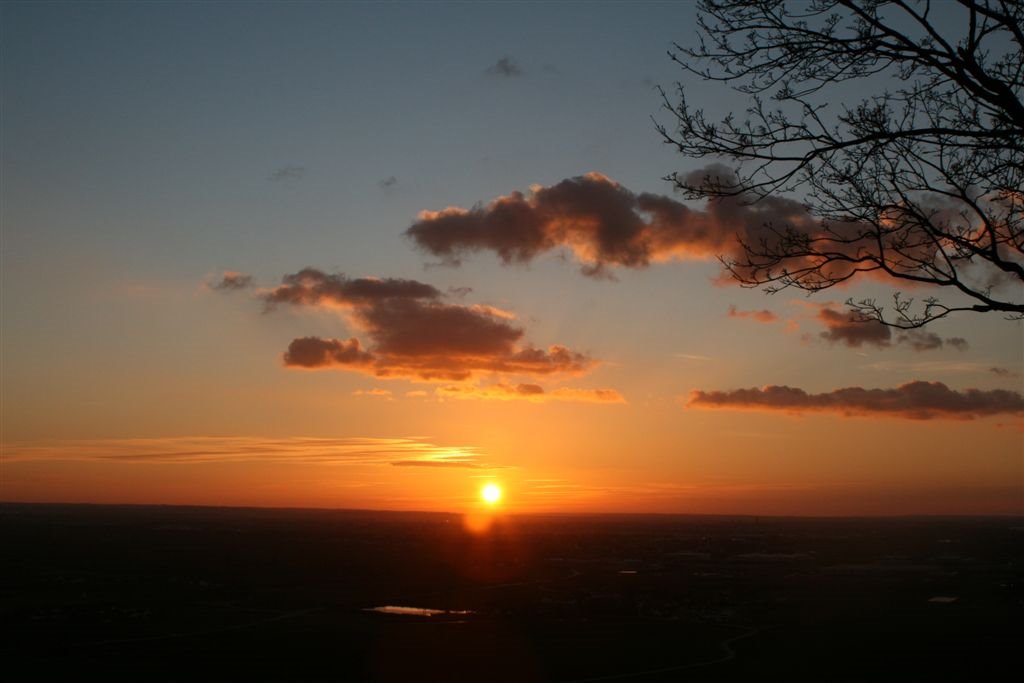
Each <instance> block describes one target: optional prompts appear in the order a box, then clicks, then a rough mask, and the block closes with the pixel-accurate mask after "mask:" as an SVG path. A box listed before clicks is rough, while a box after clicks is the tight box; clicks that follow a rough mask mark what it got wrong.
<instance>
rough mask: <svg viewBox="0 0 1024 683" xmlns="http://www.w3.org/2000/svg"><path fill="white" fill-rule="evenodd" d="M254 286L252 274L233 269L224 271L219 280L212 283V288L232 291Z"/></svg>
mask: <svg viewBox="0 0 1024 683" xmlns="http://www.w3.org/2000/svg"><path fill="white" fill-rule="evenodd" d="M251 286H252V275H246V274H245V273H238V272H236V271H233V270H227V271H224V274H223V275H221V278H220V280H219V281H217V282H215V283H213V284H211V285H210V288H211V289H216V290H218V291H221V292H231V291H235V290H239V289H246V288H247V287H251Z"/></svg>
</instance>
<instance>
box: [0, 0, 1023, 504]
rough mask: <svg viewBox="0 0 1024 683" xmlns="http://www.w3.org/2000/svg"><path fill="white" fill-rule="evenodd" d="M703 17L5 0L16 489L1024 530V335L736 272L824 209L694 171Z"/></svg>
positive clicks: (1011, 326) (1, 47)
mask: <svg viewBox="0 0 1024 683" xmlns="http://www.w3.org/2000/svg"><path fill="white" fill-rule="evenodd" d="M694 16H695V10H694V8H693V7H691V6H690V5H689V4H687V3H679V4H664V3H642V2H641V3H630V4H628V5H627V4H610V3H609V4H592V5H588V6H587V8H586V11H581V9H580V7H579V6H576V5H572V4H568V3H567V4H539V5H530V6H529V7H528V8H526V7H524V6H522V5H517V4H484V5H479V6H477V5H468V4H434V3H431V4H429V5H427V4H423V5H420V4H411V3H409V4H397V3H396V4H372V3H371V4H347V3H346V4H342V3H337V4H334V3H266V4H248V5H246V6H245V9H244V11H239V8H238V7H237V6H235V5H232V4H228V3H208V4H181V3H137V4H127V3H124V4H121V3H105V2H92V3H5V4H4V5H3V6H2V7H0V17H2V22H0V52H2V60H0V74H2V79H3V82H4V88H3V97H2V102H0V106H2V116H3V125H2V129H0V145H2V152H3V160H2V164H3V175H2V182H0V204H2V215H0V219H2V238H3V245H2V270H3V275H2V278H3V287H2V294H0V297H2V299H0V306H2V315H3V324H2V338H3V339H2V341H3V344H2V369H0V371H2V399H3V400H2V406H0V411H2V447H3V453H2V470H3V471H2V483H0V500H3V501H7V502H70V503H73V502H87V503H133V504H187V505H225V506H237V505H242V506H269V507H275V506H286V507H325V508H362V509H377V510H385V509H388V510H427V511H451V512H459V511H466V510H473V509H476V508H477V507H478V506H479V505H480V502H479V491H480V490H481V487H482V486H483V485H484V484H485V483H488V482H493V483H497V484H500V486H501V487H502V489H503V496H502V500H501V502H500V506H501V509H503V510H506V511H508V512H510V513H516V512H658V513H694V514H758V515H904V514H978V515H983V514H1024V479H1022V477H1024V422H1022V420H1024V397H1022V393H1021V392H1022V391H1024V325H1022V322H1021V321H1019V320H1017V321H1007V320H1005V319H1003V317H1001V316H1000V315H991V314H990V315H970V314H965V315H961V316H951V317H949V318H948V319H944V320H941V321H938V322H935V323H932V324H929V325H928V326H926V327H924V328H921V329H920V330H911V331H901V330H897V329H893V328H889V327H884V326H881V325H871V324H864V323H852V322H850V320H849V318H848V315H847V312H846V308H845V306H844V305H843V301H844V300H845V299H846V298H848V297H853V298H863V297H869V296H874V297H878V298H879V299H885V298H887V297H888V296H889V293H890V292H891V291H892V287H891V285H890V284H887V283H885V282H882V281H880V280H877V279H860V280H855V281H851V282H850V284H849V285H847V286H844V287H842V288H838V289H834V290H828V291H824V292H821V293H819V294H817V295H815V296H804V295H803V294H802V293H796V292H792V293H790V292H781V293H778V294H775V295H771V296H769V295H765V294H764V293H762V292H761V291H758V290H756V289H744V288H741V287H739V286H737V285H736V283H735V282H734V281H733V280H731V279H730V278H729V277H728V276H727V275H726V274H723V270H722V266H721V264H720V263H719V261H718V260H717V257H718V256H719V255H726V256H728V255H731V254H734V253H735V251H736V249H737V246H736V238H737V236H740V237H746V238H751V237H756V235H758V234H759V232H758V231H759V230H762V229H763V226H764V225H765V223H766V222H769V221H773V220H775V221H780V220H781V221H795V222H800V221H804V220H807V217H806V216H805V215H804V213H802V212H803V209H802V208H801V204H800V202H801V199H802V198H801V196H799V195H798V194H794V195H787V196H784V197H778V198H773V199H774V200H775V201H773V202H772V203H770V204H753V205H751V204H749V203H745V202H743V201H731V202H730V201H719V202H700V201H686V200H684V199H683V198H682V197H681V196H680V195H679V194H678V193H674V192H673V188H672V185H671V183H670V182H668V181H666V180H665V179H664V176H666V175H667V174H669V173H671V172H673V171H678V172H679V173H681V174H705V173H709V172H716V173H718V172H721V173H726V170H723V169H724V167H721V166H714V165H713V164H712V163H711V162H707V161H706V160H694V159H687V158H684V157H682V156H680V155H679V154H678V153H676V152H674V150H673V149H672V148H671V147H670V146H668V145H665V144H664V143H663V142H662V139H661V138H660V136H659V135H658V133H657V131H656V129H655V121H659V122H663V123H664V122H667V118H666V115H665V112H664V111H663V110H662V109H661V107H662V99H661V96H660V95H659V93H658V91H657V89H656V86H662V87H664V88H665V89H666V90H671V89H672V87H673V84H674V83H675V82H676V81H679V80H681V79H683V77H684V74H682V73H681V72H680V70H679V69H678V67H677V66H676V65H675V64H673V63H672V61H671V60H670V59H669V58H668V56H667V51H668V50H669V49H670V48H671V47H672V44H673V42H686V41H691V40H694V33H693V26H694ZM941 23H943V22H942V21H941V20H940V24H941ZM944 23H945V25H946V26H947V28H950V30H952V31H954V32H955V27H956V21H955V17H953V16H952V15H950V16H948V17H946V18H945V20H944ZM866 87H868V86H867V85H859V84H858V85H851V89H850V90H851V98H856V97H858V96H863V95H864V94H865V93H867V92H869V91H867V90H858V88H866ZM687 88H688V90H687V93H688V97H689V98H691V99H692V100H693V101H695V102H697V101H700V106H702V107H704V108H705V109H706V110H707V111H708V115H709V118H714V117H721V116H724V115H725V114H727V113H728V112H730V111H741V110H742V109H743V108H744V107H745V106H746V100H745V98H743V97H741V96H740V95H738V94H737V93H733V92H729V91H728V90H727V89H725V88H723V87H721V86H716V85H715V84H707V83H700V82H694V81H693V80H692V79H691V80H687ZM652 117H653V119H654V121H652ZM904 291H905V293H906V294H908V295H909V296H915V297H923V296H926V295H927V292H926V290H925V289H924V288H920V289H917V290H915V289H910V288H904Z"/></svg>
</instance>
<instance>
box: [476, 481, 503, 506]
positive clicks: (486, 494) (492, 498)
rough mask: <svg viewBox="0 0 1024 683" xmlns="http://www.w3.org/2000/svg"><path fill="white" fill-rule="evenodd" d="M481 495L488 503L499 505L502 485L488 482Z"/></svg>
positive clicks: (481, 490)
mask: <svg viewBox="0 0 1024 683" xmlns="http://www.w3.org/2000/svg"><path fill="white" fill-rule="evenodd" d="M480 497H481V498H483V499H484V502H485V503H487V504H488V505H497V503H498V501H500V500H501V487H500V486H498V485H497V484H487V485H486V486H484V487H483V488H482V489H480Z"/></svg>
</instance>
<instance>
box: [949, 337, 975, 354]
mask: <svg viewBox="0 0 1024 683" xmlns="http://www.w3.org/2000/svg"><path fill="white" fill-rule="evenodd" d="M946 343H947V344H949V345H950V346H952V347H953V348H954V349H956V350H957V351H966V350H967V349H968V348H970V345H969V344H968V343H967V340H966V339H964V338H963V337H946Z"/></svg>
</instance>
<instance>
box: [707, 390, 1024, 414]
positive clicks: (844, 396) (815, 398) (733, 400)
mask: <svg viewBox="0 0 1024 683" xmlns="http://www.w3.org/2000/svg"><path fill="white" fill-rule="evenodd" d="M687 406H688V407H690V408H706V409H726V410H755V411H776V412H787V413H792V414H802V413H831V414H836V415H842V416H845V417H873V416H876V417H895V418H905V419H911V420H930V419H950V420H973V419H975V418H982V417H989V416H992V415H1021V414H1024V396H1022V395H1021V394H1019V393H1017V392H1015V391H1005V390H1002V389H995V390H990V391H984V390H980V389H965V390H963V391H957V390H955V389H950V388H949V387H948V386H946V385H945V384H943V383H942V382H920V381H917V382H909V383H907V384H903V385H900V386H899V387H896V388H895V389H865V388H862V387H846V388H843V389H836V390H834V391H830V392H826V393H821V394H811V393H808V392H806V391H804V390H803V389H798V388H794V387H788V386H777V385H768V386H766V387H763V388H760V389H757V388H752V389H736V390H732V391H700V390H697V391H692V392H691V393H690V397H689V402H688V403H687Z"/></svg>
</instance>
